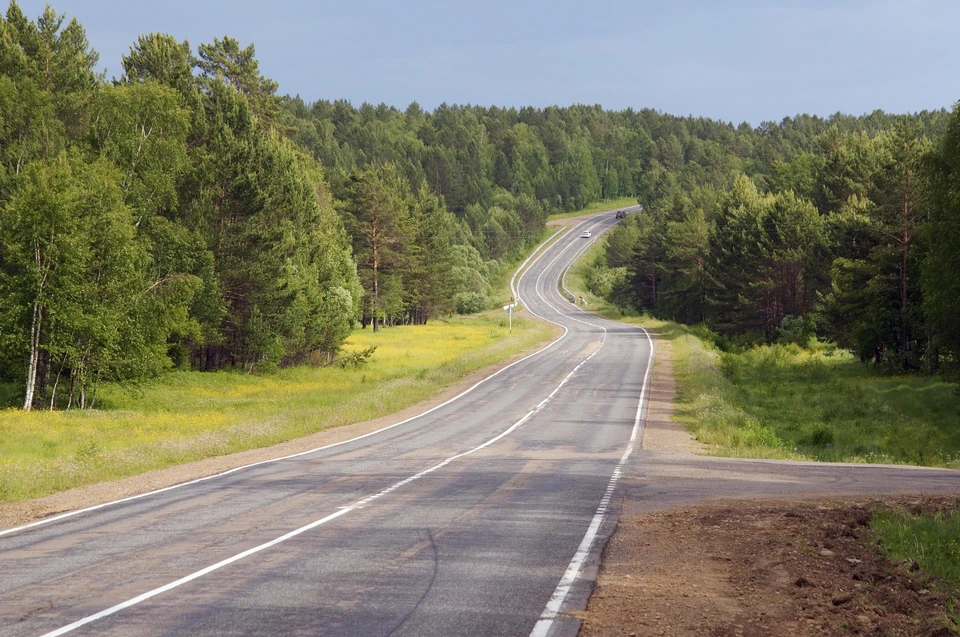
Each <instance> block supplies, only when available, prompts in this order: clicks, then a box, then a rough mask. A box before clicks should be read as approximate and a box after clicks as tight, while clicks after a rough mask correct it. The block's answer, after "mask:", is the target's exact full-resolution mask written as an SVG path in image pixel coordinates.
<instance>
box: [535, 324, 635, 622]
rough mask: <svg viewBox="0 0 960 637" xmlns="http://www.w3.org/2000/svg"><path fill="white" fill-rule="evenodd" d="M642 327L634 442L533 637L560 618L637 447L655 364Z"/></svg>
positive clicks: (621, 460) (608, 485)
mask: <svg viewBox="0 0 960 637" xmlns="http://www.w3.org/2000/svg"><path fill="white" fill-rule="evenodd" d="M640 329H641V330H643V333H644V335H646V337H647V341H648V342H649V343H650V355H649V356H648V357H647V370H646V372H645V373H644V375H643V385H642V386H641V388H640V401H639V403H638V404H637V415H636V418H635V419H634V421H633V431H632V432H631V433H630V442H629V443H628V444H627V449H626V451H624V453H623V457H621V458H620V462H618V463H617V466H616V467H615V468H614V470H613V475H611V476H610V481H609V482H608V483H607V489H606V491H605V492H604V496H603V499H602V500H600V505H599V506H598V507H597V512H596V513H595V514H594V516H593V520H591V522H590V526H589V527H588V528H587V532H586V534H584V536H583V540H582V541H581V542H580V546H579V547H578V548H577V552H576V553H574V555H573V558H572V559H571V560H570V564H569V566H567V570H566V571H565V572H564V574H563V577H561V578H560V582H559V583H558V584H557V587H556V589H554V591H553V595H551V596H550V600H549V601H548V602H547V605H546V607H545V608H544V609H543V613H541V615H540V619H539V620H537V623H536V624H535V625H534V627H533V630H532V631H531V632H530V637H546V636H547V635H548V634H549V632H550V629H551V628H552V627H553V623H554V620H555V619H556V617H557V614H558V613H559V612H560V609H561V607H562V606H563V603H564V601H566V599H567V595H568V594H569V593H570V588H571V587H572V586H573V583H574V582H575V581H576V579H577V576H578V575H579V574H580V569H581V568H582V567H583V563H584V562H585V561H586V559H587V557H588V556H589V555H590V551H591V549H592V548H593V543H594V542H595V541H596V539H597V533H598V532H599V530H600V525H601V524H602V523H603V520H604V518H605V517H606V514H607V508H608V507H609V505H610V498H611V497H612V496H613V492H614V490H615V488H616V486H617V483H618V482H619V480H620V476H621V475H623V467H624V465H625V464H626V462H627V460H628V459H629V458H630V455H631V454H632V453H633V449H634V447H635V446H636V442H637V437H638V435H639V432H640V428H641V427H640V423H641V418H642V415H643V404H644V400H645V398H646V393H647V384H648V382H649V379H650V370H651V368H652V367H653V340H652V339H651V338H650V334H649V332H647V330H646V329H644V328H642V327H641V328H640Z"/></svg>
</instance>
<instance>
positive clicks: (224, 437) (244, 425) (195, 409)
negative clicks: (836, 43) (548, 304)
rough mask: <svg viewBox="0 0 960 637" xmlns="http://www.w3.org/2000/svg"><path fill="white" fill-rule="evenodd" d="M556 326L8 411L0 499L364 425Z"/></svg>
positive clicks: (381, 340)
mask: <svg viewBox="0 0 960 637" xmlns="http://www.w3.org/2000/svg"><path fill="white" fill-rule="evenodd" d="M551 333H552V329H551V328H550V327H548V326H544V325H542V324H540V323H539V322H534V321H529V320H524V319H522V318H515V319H514V322H513V333H512V334H509V333H508V331H507V329H506V325H505V323H504V321H503V320H502V318H501V317H500V316H499V315H497V314H491V315H488V316H483V315H481V316H479V317H471V318H459V317H455V318H451V319H450V320H446V321H444V320H436V321H431V322H430V323H429V324H428V325H425V326H402V327H391V328H386V329H383V330H381V331H380V332H379V333H377V334H374V333H373V332H372V331H371V330H369V329H367V330H360V329H358V330H356V331H355V332H354V334H353V335H352V336H351V337H350V339H349V340H348V341H347V344H346V346H345V348H344V349H345V351H346V352H347V353H350V352H361V351H363V350H366V349H368V348H370V347H376V350H375V351H374V353H373V354H372V356H371V357H370V359H369V360H368V361H367V362H366V363H364V364H361V365H359V366H352V365H348V366H347V367H344V368H341V367H339V366H336V365H334V366H330V367H322V368H315V367H306V366H304V367H295V368H290V369H284V370H280V371H277V372H273V373H270V374H264V375H257V374H246V373H243V372H240V371H235V372H217V373H200V372H183V371H177V372H170V373H168V374H166V375H164V376H163V377H161V378H159V379H157V380H155V381H153V382H151V383H149V384H147V385H144V386H141V387H134V388H129V387H119V386H109V385H108V386H106V387H105V388H103V389H102V391H101V396H100V398H99V399H98V408H97V409H95V410H84V411H80V410H71V411H53V412H51V411H34V412H30V413H25V412H23V411H20V410H18V409H13V408H10V409H4V410H2V411H0V502H2V501H12V500H23V499H27V498H32V497H38V496H42V495H46V494H49V493H53V492H56V491H60V490H63V489H68V488H72V487H76V486H81V485H84V484H90V483H93V482H98V481H102V480H109V479H114V478H120V477H124V476H129V475H134V474H137V473H142V472H144V471H149V470H152V469H159V468H163V467H167V466H171V465H174V464H178V463H182V462H188V461H192V460H198V459H202V458H207V457H211V456H218V455H223V454H228V453H233V452H237V451H243V450H246V449H252V448H257V447H263V446H267V445H271V444H276V443H278V442H282V441H285V440H291V439H293V438H297V437H300V436H305V435H308V434H312V433H315V432H317V431H321V430H323V429H328V428H331V427H338V426H341V425H346V424H350V423H355V422H362V421H364V420H369V419H372V418H377V417H379V416H383V415H386V414H389V413H393V412H396V411H399V410H401V409H403V408H405V407H408V406H410V405H413V404H415V403H417V402H420V401H422V400H425V399H427V398H430V397H431V396H433V395H435V394H436V393H437V392H438V391H440V389H441V388H442V387H443V386H444V385H447V384H449V383H451V382H453V381H456V380H458V379H460V378H462V377H463V376H465V375H466V374H468V373H470V372H472V371H474V370H477V369H480V368H482V367H485V366H487V365H490V364H493V363H495V362H497V361H499V360H503V359H504V358H508V357H510V356H512V355H514V354H516V353H518V352H520V351H523V350H525V349H527V348H530V347H532V346H533V345H535V344H536V343H539V342H542V341H544V340H546V339H547V338H548V337H549V336H550V334H551Z"/></svg>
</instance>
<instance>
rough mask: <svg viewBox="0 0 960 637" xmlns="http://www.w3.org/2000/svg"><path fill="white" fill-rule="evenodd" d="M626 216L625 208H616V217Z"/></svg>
mask: <svg viewBox="0 0 960 637" xmlns="http://www.w3.org/2000/svg"><path fill="white" fill-rule="evenodd" d="M626 216H627V211H626V210H617V219H623V218H625V217H626Z"/></svg>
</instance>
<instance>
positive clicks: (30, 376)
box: [23, 303, 43, 411]
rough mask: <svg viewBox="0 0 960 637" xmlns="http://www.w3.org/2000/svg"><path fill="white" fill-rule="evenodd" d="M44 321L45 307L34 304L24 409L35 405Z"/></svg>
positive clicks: (26, 409)
mask: <svg viewBox="0 0 960 637" xmlns="http://www.w3.org/2000/svg"><path fill="white" fill-rule="evenodd" d="M42 322H43V309H42V308H41V307H40V306H39V305H37V304H36V303H34V304H33V321H32V323H31V325H30V362H29V364H28V365H27V391H26V396H25V397H24V399H23V410H24V411H30V409H31V408H32V407H33V390H34V388H35V387H36V384H37V361H38V360H39V359H40V325H41V323H42Z"/></svg>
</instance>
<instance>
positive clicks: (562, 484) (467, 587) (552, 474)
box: [0, 212, 652, 636]
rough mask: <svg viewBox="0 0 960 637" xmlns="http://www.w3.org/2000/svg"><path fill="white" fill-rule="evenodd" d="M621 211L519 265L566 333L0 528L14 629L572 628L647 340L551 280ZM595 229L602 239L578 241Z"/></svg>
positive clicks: (0, 632)
mask: <svg viewBox="0 0 960 637" xmlns="http://www.w3.org/2000/svg"><path fill="white" fill-rule="evenodd" d="M615 222H616V220H615V219H614V215H613V213H612V212H611V213H608V214H602V215H598V216H596V217H593V218H591V219H590V220H587V221H584V222H582V223H580V224H578V225H577V226H575V227H573V228H572V229H571V230H570V232H568V233H567V234H565V235H563V236H561V237H560V238H558V239H557V240H556V241H555V242H554V243H553V244H551V245H549V247H547V248H545V249H543V250H542V251H540V252H538V253H537V254H536V255H535V257H533V258H532V259H531V262H530V264H529V267H528V269H527V270H526V271H525V272H524V273H523V275H522V276H520V277H519V278H518V280H517V282H516V286H517V288H516V289H517V291H518V294H519V296H520V298H521V299H522V301H523V303H524V305H525V307H526V308H528V309H529V310H530V311H531V312H533V313H534V314H537V315H539V316H541V317H543V318H544V319H546V320H549V321H552V322H555V323H557V324H558V325H560V326H562V327H563V328H564V330H565V331H564V334H563V336H562V337H560V338H559V340H557V341H555V342H554V343H552V344H551V345H549V346H548V347H546V348H545V349H543V350H541V351H539V352H538V353H536V354H534V355H532V356H530V357H528V358H526V359H523V360H521V361H518V362H516V363H514V364H513V365H511V366H509V367H507V368H505V369H503V370H501V371H500V372H498V373H497V374H496V375H494V376H493V377H490V378H488V379H487V380H485V381H483V382H481V383H480V384H478V385H476V386H475V387H474V388H472V389H471V390H469V391H468V392H466V393H465V394H462V395H461V396H459V397H458V398H456V399H454V400H452V401H450V402H448V403H445V404H443V405H441V406H439V407H437V408H435V409H433V410H431V411H430V412H428V413H426V414H424V415H422V416H420V417H417V418H414V419H411V420H408V421H405V422H402V423H399V424H396V425H395V426H392V427H389V428H387V429H385V430H381V431H379V432H377V433H375V434H373V435H368V436H365V437H363V438H360V439H355V440H352V441H347V442H345V443H339V444H337V445H332V446H328V447H325V448H321V449H318V450H315V451H313V452H310V453H306V454H301V455H298V456H296V457H290V458H287V459H281V460H277V461H272V462H267V463H262V464H258V465H255V466H251V467H248V468H245V469H242V470H239V471H235V472H232V473H229V474H227V475H223V476H220V477H217V478H214V479H208V480H202V481H197V482H194V483H190V484H186V485H183V486H180V487H178V488H174V489H169V490H164V491H162V492H159V493H155V494H152V495H148V496H146V497H141V498H138V499H133V500H129V501H125V502H118V503H115V504H112V505H109V506H105V507H102V508H98V509H96V510H91V511H85V512H81V513H78V514H76V515H71V516H62V517H58V518H53V519H51V520H49V521H45V522H42V523H40V524H38V525H33V526H29V527H28V528H19V529H12V530H11V529H8V530H6V531H0V636H13V635H17V636H19V635H29V636H34V635H60V634H71V635H90V634H96V635H144V636H147V635H188V634H189V635H275V634H285V635H300V634H302V635H358V636H360V635H363V636H371V635H445V636H449V635H530V634H533V635H572V634H576V632H577V629H578V626H579V624H578V623H577V621H576V620H573V619H571V618H570V617H569V616H567V615H566V614H565V613H566V611H568V610H570V609H572V608H582V607H583V606H584V604H585V601H586V599H587V596H588V595H589V592H590V590H591V584H592V581H593V578H594V577H595V574H596V568H597V564H598V559H599V549H600V548H601V547H602V546H603V543H604V540H605V538H606V537H608V536H609V534H610V532H611V531H612V529H613V525H614V522H615V516H616V510H615V507H616V502H617V500H618V498H617V495H618V479H619V476H620V475H621V473H622V471H623V469H624V467H625V465H626V463H627V462H628V460H629V456H630V453H631V452H632V451H633V449H634V448H635V447H636V446H637V444H636V443H637V441H638V440H639V436H640V435H641V433H642V400H641V393H642V390H643V387H644V384H645V382H646V379H647V378H648V371H649V367H650V365H651V361H652V342H651V341H650V339H649V338H648V336H647V335H646V333H645V332H643V331H642V330H640V329H638V328H634V327H629V326H625V325H621V324H617V323H612V322H608V321H604V320H602V319H598V318H594V317H591V316H589V315H587V314H585V313H584V312H583V311H582V310H580V309H579V308H577V307H576V306H574V305H573V304H572V303H570V302H569V301H567V300H565V299H564V298H563V296H562V295H561V294H560V292H558V290H557V282H558V280H559V279H560V278H561V276H562V273H563V271H564V269H565V268H566V267H567V266H568V265H569V264H570V263H571V262H572V260H573V259H574V258H575V256H576V255H577V254H578V253H579V251H581V249H582V248H584V247H585V246H586V245H587V244H588V243H590V242H591V241H595V240H596V239H597V238H598V236H599V235H600V233H601V232H602V231H603V230H605V229H607V228H609V227H610V226H612V225H613V224H614V223H615ZM584 229H590V230H592V231H593V236H592V238H591V239H581V238H580V237H579V235H580V232H581V231H582V230H584Z"/></svg>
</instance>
